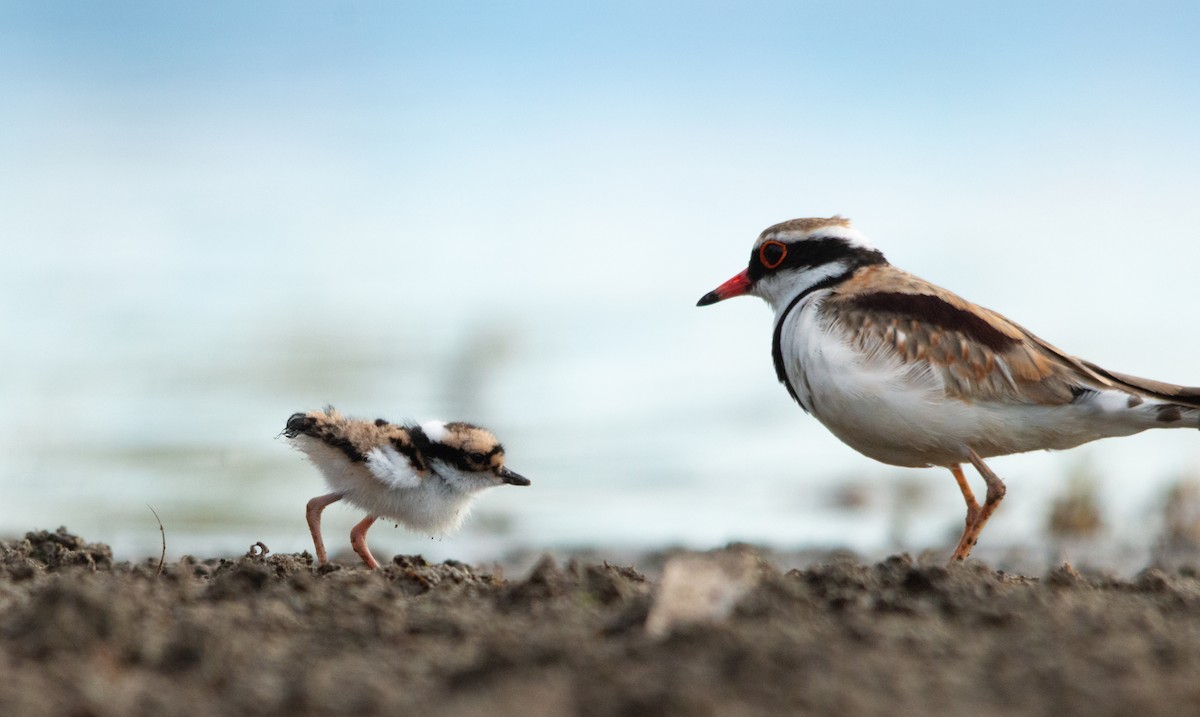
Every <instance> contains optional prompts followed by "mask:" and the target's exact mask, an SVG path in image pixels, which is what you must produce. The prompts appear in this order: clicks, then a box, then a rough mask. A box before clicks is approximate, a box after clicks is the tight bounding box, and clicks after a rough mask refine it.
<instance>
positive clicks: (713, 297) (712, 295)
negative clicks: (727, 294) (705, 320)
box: [696, 291, 721, 306]
mask: <svg viewBox="0 0 1200 717" xmlns="http://www.w3.org/2000/svg"><path fill="white" fill-rule="evenodd" d="M720 300H721V297H719V296H717V292H715V291H710V292H708V293H707V294H705V295H704V296H701V297H700V300H699V301H697V302H696V306H708V305H709V304H715V303H717V302H718V301H720Z"/></svg>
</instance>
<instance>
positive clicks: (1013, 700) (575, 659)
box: [0, 529, 1200, 717]
mask: <svg viewBox="0 0 1200 717" xmlns="http://www.w3.org/2000/svg"><path fill="white" fill-rule="evenodd" d="M381 557H382V556H381ZM664 563H665V565H664ZM926 563H927V561H925V560H921V561H919V562H916V561H914V560H913V559H911V558H909V557H907V556H898V557H893V558H890V559H888V560H886V561H884V562H881V563H878V564H873V565H864V564H860V563H858V562H857V561H855V560H853V559H848V558H844V557H842V558H838V557H833V558H830V559H829V560H827V561H826V562H822V563H819V564H814V565H812V566H810V567H808V568H806V569H803V570H791V571H787V572H782V571H780V570H779V569H777V568H776V567H774V565H772V564H771V562H770V561H768V560H766V559H764V558H763V557H762V554H760V553H758V552H756V551H754V550H753V549H750V548H744V547H736V548H730V549H727V550H725V551H717V552H715V553H710V554H700V555H679V556H674V557H672V556H669V555H667V556H661V555H660V556H648V557H647V565H645V566H639V567H638V568H637V569H635V568H630V567H623V566H616V565H610V564H607V563H605V562H603V561H600V562H568V563H566V564H558V563H555V562H554V561H552V560H549V559H547V560H543V561H541V562H540V563H538V564H537V565H536V566H535V567H533V568H532V570H529V571H527V572H524V573H523V574H520V575H511V576H507V577H501V576H500V575H497V574H492V573H489V572H486V571H484V570H480V569H477V568H473V567H471V566H467V565H462V564H457V563H452V562H451V563H443V564H438V565H429V564H426V563H425V562H424V561H423V560H421V559H420V558H417V557H404V556H398V557H397V558H395V560H393V561H391V562H390V563H388V564H386V565H385V567H384V568H383V569H382V570H381V571H379V572H376V573H370V572H368V571H367V570H365V569H364V568H362V567H359V566H354V565H351V564H349V563H347V564H345V565H332V566H327V567H326V568H323V569H321V570H317V571H314V570H313V568H312V565H311V558H310V557H309V556H308V554H306V553H301V554H286V555H277V554H268V555H266V556H261V555H247V556H246V557H244V558H241V559H237V560H203V561H194V560H189V559H184V560H181V561H180V562H178V563H170V564H167V565H165V566H163V569H162V572H161V574H158V570H157V565H156V561H153V560H152V561H148V562H146V563H137V564H130V563H114V562H113V559H112V554H111V551H110V550H109V549H108V548H107V546H104V545H95V544H87V543H86V541H84V540H82V539H80V538H78V537H76V536H73V535H71V534H69V533H68V532H66V531H65V530H61V529H60V530H59V531H57V532H44V531H39V532H31V533H29V534H28V535H27V536H26V537H25V538H24V539H17V540H9V541H5V542H0V714H3V715H78V716H84V715H156V716H157V715H231V714H256V715H306V714H354V715H365V714H451V715H495V716H501V717H502V716H504V715H521V716H522V717H525V716H532V717H536V716H538V715H572V714H579V715H595V716H597V717H599V716H608V715H751V714H755V715H757V714H769V715H793V714H794V715H808V714H812V715H907V714H913V715H918V714H919V715H964V714H970V715H1006V716H1008V715H1014V714H1041V715H1049V714H1053V715H1089V716H1091V715H1131V714H1133V715H1138V716H1139V717H1146V716H1148V715H1178V714H1200V580H1198V579H1197V577H1196V573H1195V572H1194V571H1188V570H1186V569H1184V570H1182V571H1175V572H1165V571H1161V570H1157V569H1147V570H1145V571H1143V572H1141V573H1140V574H1138V575H1137V576H1136V577H1134V578H1133V579H1131V580H1119V579H1115V578H1106V577H1102V576H1091V575H1089V576H1081V575H1080V574H1078V573H1077V572H1075V571H1074V570H1073V569H1071V568H1069V567H1065V566H1064V567H1060V568H1057V569H1055V570H1053V571H1051V572H1050V573H1048V574H1046V575H1043V576H1039V577H1022V576H1017V575H1008V574H1004V573H1002V572H997V571H994V570H992V569H990V568H989V567H988V566H986V565H984V564H980V563H968V564H966V565H956V566H950V567H947V566H945V565H943V564H940V563H939V562H937V561H933V560H931V561H928V564H926ZM639 569H640V570H646V571H647V573H648V574H651V575H653V576H654V577H653V578H652V579H649V578H647V577H644V576H643V574H642V573H640V572H639ZM730 586H733V588H734V589H726V588H729V587H730ZM681 591H682V592H681ZM689 591H692V592H693V593H696V594H691V595H689ZM689 600H690V601H691V603H688V601H689ZM676 602H679V603H680V604H681V605H682V606H678V605H675V603H676ZM689 604H690V605H691V607H689V606H688V605H689ZM697 606H699V607H698V608H697ZM675 607H678V608H679V609H674V608H675ZM693 608H696V609H693ZM726 613H727V614H726ZM697 615H699V616H701V617H699V618H697V617H696V616H697ZM704 615H707V617H706V618H705V617H703V616H704ZM689 616H690V617H689ZM648 618H649V622H651V623H652V629H651V630H647V627H646V625H647V622H648ZM693 619H698V620H699V621H691V620H693ZM652 633H653V634H652Z"/></svg>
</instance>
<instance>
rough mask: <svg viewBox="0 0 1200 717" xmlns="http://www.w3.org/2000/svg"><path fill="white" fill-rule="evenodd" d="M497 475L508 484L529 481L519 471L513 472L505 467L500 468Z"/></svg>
mask: <svg viewBox="0 0 1200 717" xmlns="http://www.w3.org/2000/svg"><path fill="white" fill-rule="evenodd" d="M499 476H500V478H501V479H503V480H504V482H505V483H507V484H508V485H529V484H530V481H529V479H528V478H526V477H525V476H523V475H521V474H520V473H513V472H512V471H510V470H509V469H507V468H501V469H500V473H499Z"/></svg>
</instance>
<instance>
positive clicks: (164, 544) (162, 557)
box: [146, 504, 167, 578]
mask: <svg viewBox="0 0 1200 717" xmlns="http://www.w3.org/2000/svg"><path fill="white" fill-rule="evenodd" d="M146 507H147V508H150V512H151V513H154V519H155V520H157V521H158V532H159V533H160V534H161V535H162V555H160V556H158V570H157V571H155V573H154V577H156V578H157V577H158V576H160V575H162V571H163V563H165V562H166V560H167V531H166V530H165V529H164V528H163V524H162V518H160V517H158V511H156V510H154V508H152V507H151V506H150V505H149V504H147V505H146Z"/></svg>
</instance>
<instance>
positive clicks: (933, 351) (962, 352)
mask: <svg viewBox="0 0 1200 717" xmlns="http://www.w3.org/2000/svg"><path fill="white" fill-rule="evenodd" d="M826 309H827V310H828V311H830V312H832V313H833V314H834V315H835V316H836V321H837V322H839V323H840V324H842V325H843V327H844V328H845V329H847V330H848V331H849V332H850V334H851V335H852V336H855V337H857V340H858V342H859V345H860V348H862V349H863V350H866V351H870V350H872V349H875V348H877V347H880V346H890V347H891V348H892V349H893V350H895V351H896V352H897V353H899V354H900V355H901V356H902V357H903V358H904V359H905V360H906V361H908V362H910V363H915V362H918V361H923V362H925V363H926V364H927V365H929V366H930V367H932V368H934V369H937V370H940V371H941V372H942V376H943V378H944V379H945V383H946V387H947V390H948V391H949V392H950V393H951V394H952V395H958V396H963V397H966V396H969V397H971V398H972V399H974V400H999V401H1007V402H1019V403H1040V404H1046V405H1061V404H1064V403H1070V402H1071V401H1073V400H1075V399H1076V398H1077V397H1078V396H1079V395H1080V394H1081V393H1082V392H1083V390H1084V389H1088V388H1104V387H1109V386H1113V384H1114V383H1120V381H1119V380H1118V379H1116V378H1115V377H1113V376H1110V375H1109V374H1108V373H1107V372H1104V371H1102V370H1097V369H1096V368H1095V367H1093V366H1091V365H1088V364H1085V363H1084V362H1082V361H1080V360H1079V359H1076V358H1075V357H1073V356H1070V355H1068V354H1065V353H1063V352H1061V351H1059V350H1058V349H1056V348H1054V347H1053V346H1051V345H1049V344H1047V343H1045V342H1044V341H1042V340H1041V339H1038V338H1037V337H1036V336H1034V335H1033V334H1031V333H1029V332H1028V331H1026V330H1025V329H1023V328H1021V327H1020V326H1018V325H1017V324H1014V323H1012V322H1011V321H1009V320H1008V319H1006V318H1004V317H1003V316H1001V315H1000V314H997V313H995V312H993V311H989V310H987V309H984V308H982V307H979V306H975V305H974V304H971V303H969V302H967V301H966V300H965V299H962V298H961V297H959V296H957V295H955V294H953V293H951V292H949V291H946V290H945V289H942V288H940V287H938V286H935V285H933V284H929V283H928V282H925V281H923V280H921V279H918V278H917V277H915V276H912V275H911V274H908V273H906V272H903V271H901V270H899V269H896V268H895V267H892V266H890V265H888V266H880V267H869V268H867V269H864V270H862V271H860V272H859V273H858V274H857V275H855V277H854V278H852V279H851V280H849V281H847V282H845V283H844V284H843V285H842V286H840V287H838V292H837V293H836V294H834V295H833V296H831V297H829V299H828V300H827V306H826ZM1163 386H1164V387H1165V386H1166V384H1164V385H1163ZM1136 390H1137V392H1138V393H1146V389H1145V388H1137V389H1136Z"/></svg>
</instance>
